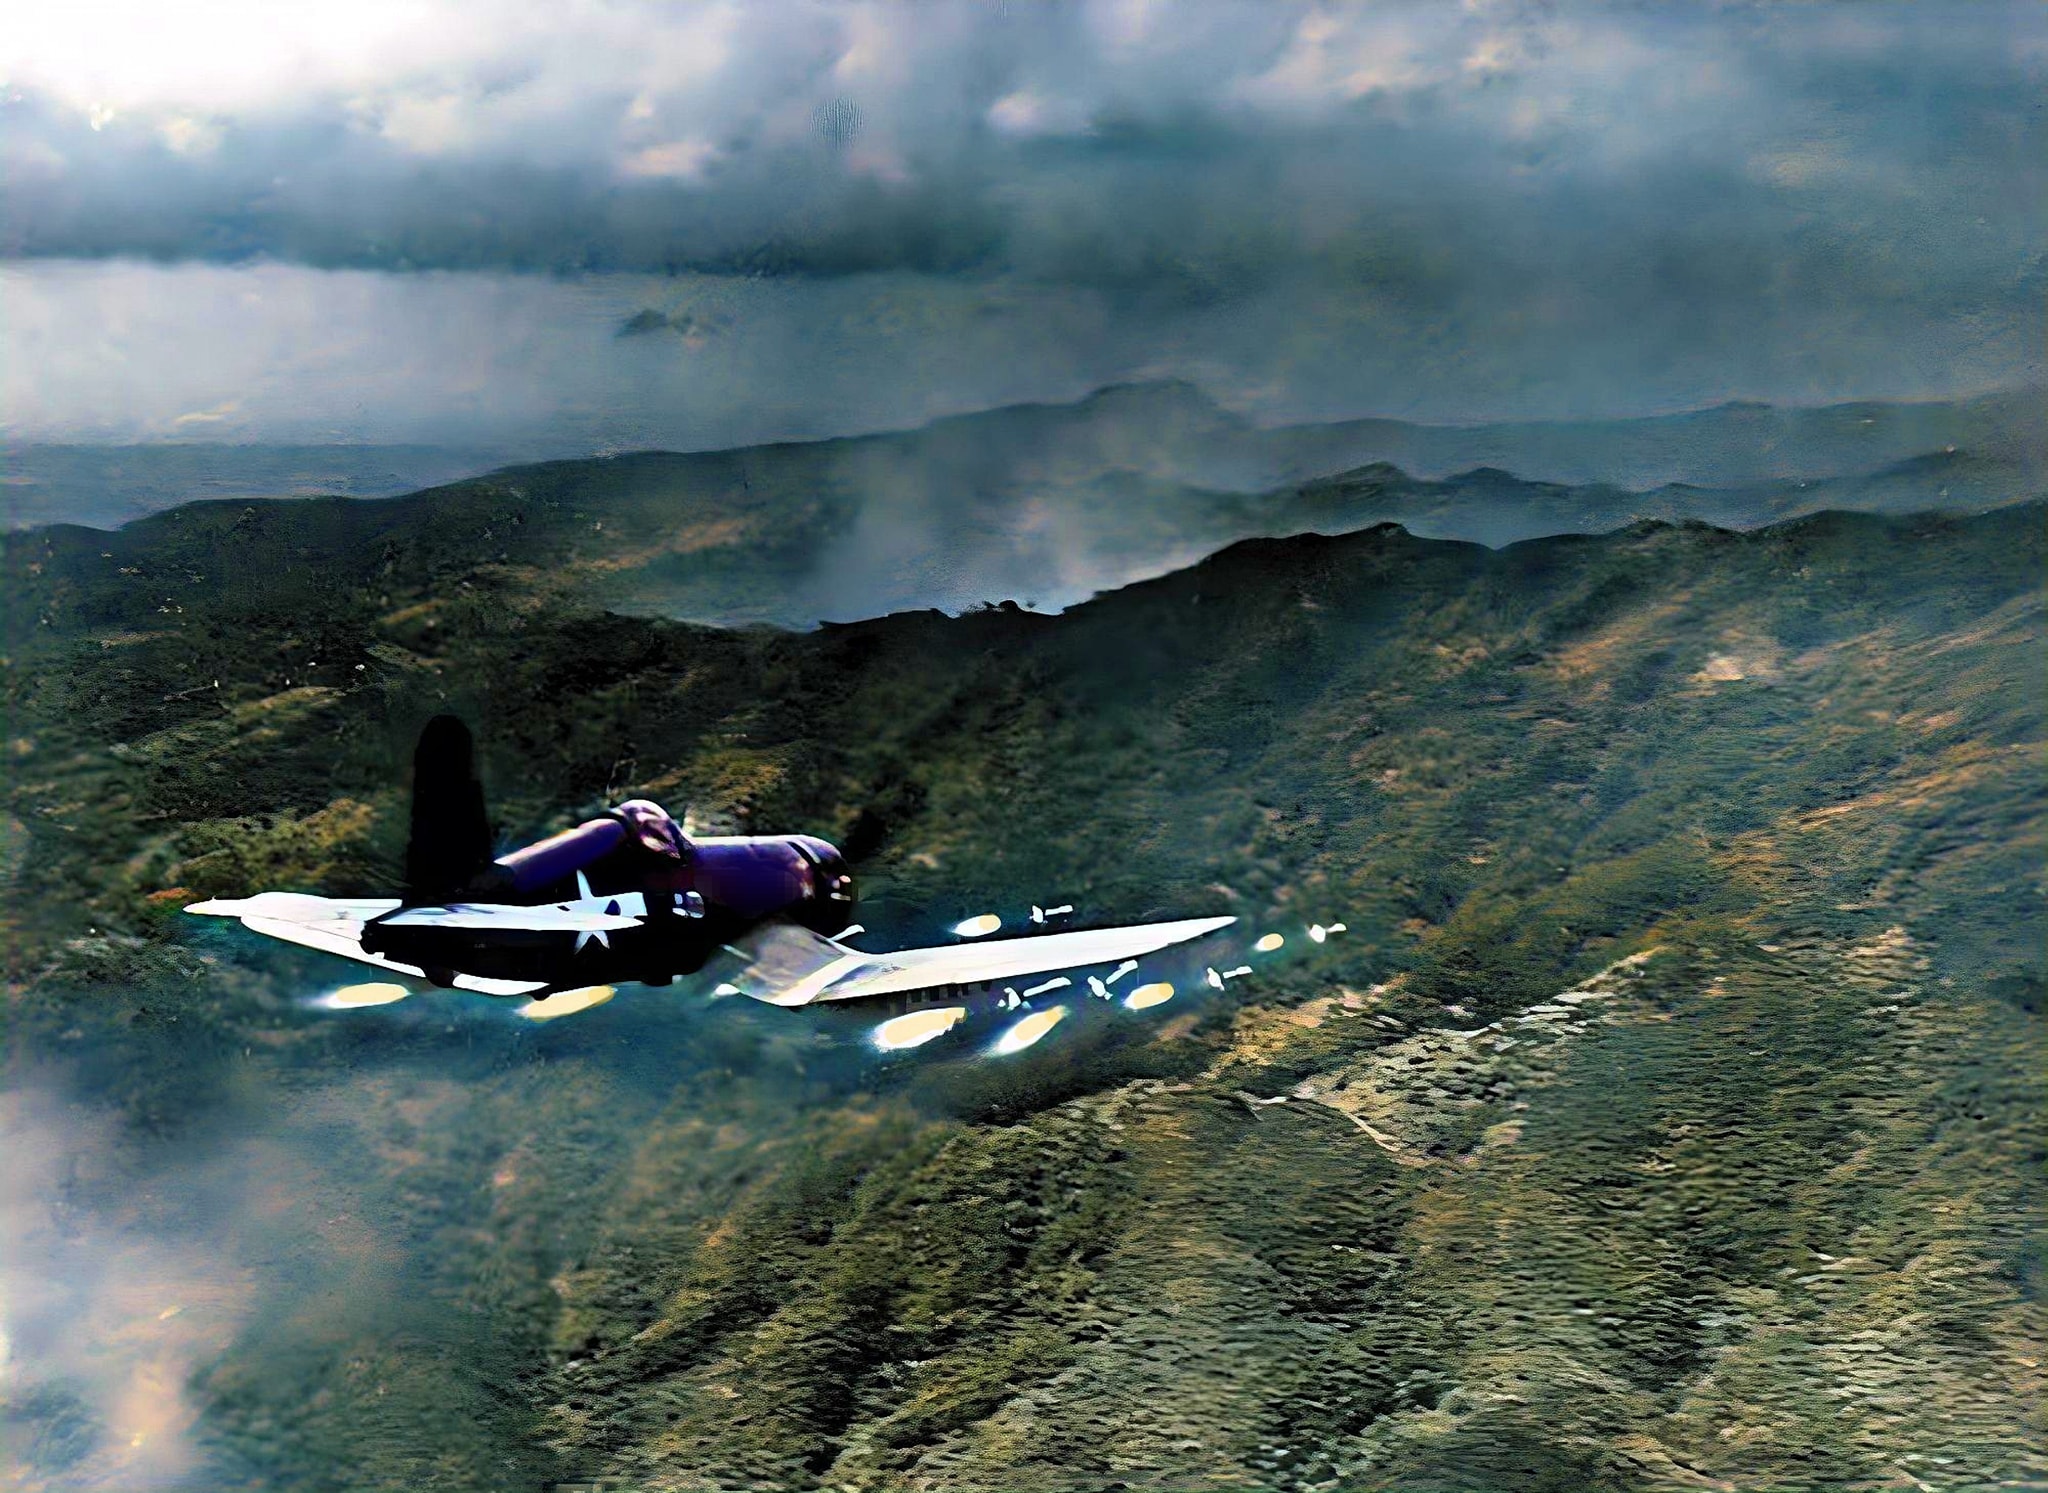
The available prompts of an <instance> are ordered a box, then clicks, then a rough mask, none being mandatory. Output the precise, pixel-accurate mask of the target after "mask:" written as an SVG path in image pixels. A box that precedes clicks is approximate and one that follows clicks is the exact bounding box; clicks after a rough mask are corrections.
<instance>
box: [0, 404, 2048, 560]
mask: <svg viewBox="0 0 2048 1493" xmlns="http://www.w3.org/2000/svg"><path fill="white" fill-rule="evenodd" d="M2041 404H2042V401H2041V397H2040V395H2039V394H2038V393H2034V392H2023V393H2005V394H1996V395H1988V396H1985V397H1982V398H1978V399H1971V400H1963V401H1956V402H1946V403H1940V402H1937V403H1924V404H1847V405H1835V406H1831V407H1828V408H1824V409H1777V408H1773V407H1771V406H1769V405H1758V404H1730V405H1722V406H1720V407H1718V408H1715V409H1709V410H1697V411H1692V412H1689V413H1686V414H1679V415H1669V416H1657V417H1654V418H1648V419H1633V420H1594V421H1580V422H1562V423H1524V424H1504V425H1475V426H1430V425H1411V424H1407V423H1405V422H1403V421H1399V420H1349V421H1343V422H1339V423H1335V424H1318V425H1288V426H1278V427H1264V426H1259V425H1256V424H1253V423H1252V422H1251V421H1249V420H1247V419H1245V418H1244V417H1242V416H1240V415H1237V414H1234V413H1232V412H1230V411H1228V410H1226V409H1224V408H1223V407H1222V406H1220V405H1218V404H1217V403H1216V402H1215V401H1214V400H1212V399H1211V398H1209V396H1208V395H1206V394H1205V393H1203V392H1202V391H1201V390H1200V389H1199V388H1197V387H1195V386H1194V385H1193V384H1189V383H1184V382H1178V381H1168V382H1160V383H1145V384H1124V385H1116V386H1112V387H1110V388H1106V389H1101V390H1098V391H1097V392H1096V393H1094V394H1092V395H1090V396H1088V397H1087V398H1085V399H1082V400H1079V401H1077V402H1075V403H1072V404H1033V405H1013V406H1009V407H1006V408H1001V409H993V410H984V411H981V412H978V413H975V414H968V415H959V416H954V417H951V418H947V419H943V420H937V421H933V422H932V423H931V424H929V425H926V426H924V427H922V428H920V429H917V430H910V431H900V432H890V433H883V434H875V435H868V436H860V437H849V438H844V439H836V440H826V441H816V442H803V443H798V442H788V443H781V444H776V445H768V446H756V447H747V448H740V449H737V450H733V451H727V452H718V453H700V454H699V456H698V459H699V460H705V461H713V467H714V468H716V469H721V470H723V469H725V467H724V466H721V464H720V463H718V462H717V461H714V460H713V458H724V459H725V462H726V463H727V464H731V463H737V464H738V465H739V466H740V467H742V468H744V469H745V473H746V478H747V480H766V481H769V482H771V483H773V482H778V481H788V482H797V483H800V484H802V485H804V486H806V487H823V488H827V489H830V490H831V491H832V492H833V493H835V494H837V495H838V500H844V501H850V502H851V503H852V505H853V506H855V507H858V508H861V509H863V510H868V509H872V510H874V511H876V512H879V513H883V514H888V515H893V516H898V517H900V516H902V515H904V514H908V513H928V514H934V515H941V516H943V515H945V514H948V513H954V512H957V511H959V510H961V509H962V508H963V507H964V508H972V509H976V510H978V511H980V512H981V513H983V514H984V515H985V514H986V513H987V512H988V511H989V510H990V509H991V507H996V508H1000V507H1003V506H1006V505H1007V506H1012V507H1015V508H1016V509H1017V510H1018V511H1019V513H1020V514H1021V515H1025V516H1026V517H1028V515H1029V514H1030V513H1031V512H1033V511H1035V510H1036V509H1037V507H1038V506H1039V505H1050V506H1051V507H1052V508H1053V509H1062V508H1067V507H1071V506H1072V503H1073V500H1074V497H1075V495H1076V494H1077V493H1079V494H1083V495H1085V493H1086V491H1087V490H1088V489H1090V488H1091V486H1092V485H1094V484H1098V483H1107V484H1108V488H1109V489H1111V490H1115V491H1116V496H1117V497H1118V498H1119V499H1120V500H1121V499H1124V498H1128V497H1129V496H1130V494H1129V493H1128V492H1124V491H1122V490H1121V489H1120V484H1122V485H1124V486H1128V484H1129V483H1130V482H1131V481H1132V480H1133V479H1140V480H1139V484H1138V485H1139V486H1140V487H1145V486H1147V485H1148V484H1157V483H1170V484H1176V485H1179V486H1184V487H1193V488H1201V489H1206V490H1213V491H1217V492H1227V493H1235V494H1253V493H1262V492H1265V491H1268V490H1270V489H1273V488H1278V487H1284V486H1290V485H1295V484H1300V483H1303V482H1307V481H1310V480H1312V479H1315V478H1318V477H1324V476H1329V475H1332V474H1335V473H1339V472H1345V471H1349V470H1352V469H1355V468H1358V467H1364V466H1370V465H1374V464H1378V463H1386V464H1390V465H1393V466H1396V467H1399V468H1400V469H1401V470H1402V471H1404V472H1407V473H1409V474H1411V475H1414V476H1420V477H1428V478H1435V477H1449V476H1452V475H1455V474H1457V473H1461V472H1468V471H1471V470H1473V469H1474V468H1480V467H1491V468H1496V469H1499V470H1502V471H1507V472H1513V473H1514V474H1515V475H1516V476H1518V477H1522V478H1525V479H1528V480H1531V481H1535V482H1550V483H1562V484H1567V485H1572V486H1586V485H1595V486H1607V487H1613V488H1619V489H1629V490H1643V489H1651V488H1659V487H1663V486H1666V485H1669V484H1673V483H1684V484H1689V485H1691V486H1695V487H1731V486H1748V485H1754V484H1760V483H1769V482H1779V481H1784V482H1797V481H1808V482H1811V481H1819V480H1824V479H1831V478H1843V477H1850V476H1857V475H1860V474H1864V473H1870V472H1876V471H1879V470H1882V469H1886V468H1890V467H1893V466H1895V465H1896V464H1898V463H1900V462H1903V461H1907V460H1909V459H1913V458H1919V457H1924V456H1929V455H1933V456H1937V457H1940V456H1961V457H1964V458H1966V459H1967V460H1968V461H1970V462H1974V463H1977V464H1978V465H1979V466H1980V467H1981V468H1982V472H1981V477H1982V479H1983V481H1984V482H1987V483H1989V484H1990V485H1992V486H1996V487H1998V488H1999V489H2000V490H2001V491H2003V490H2021V489H2026V488H2028V487H2029V485H2030V484H2032V485H2034V486H2038V484H2039V481H2040V477H2041V473H2042V471H2043V469H2044V466H2048V456H2044V450H2048V447H2044V440H2043V436H2042V434H2041V425H2042V422H2041V421H2040V419H2039V418H2038V416H2039V412H2040V409H2041ZM581 454H582V453H572V452H550V451H547V450H545V449H543V448H538V447H536V448H533V449H529V450H527V451H524V452H512V451H506V450H489V451H486V450H459V449H452V448H444V447H430V446H402V447H394V446H261V445H251V446H205V445H161V446H118V447H98V446H22V447H17V448H14V449H12V450H10V451H9V452H8V453H7V456H6V459H5V467H6V474H5V486H4V487H0V522H4V524H5V526H6V527H8V528H24V527H29V526H31V525H34V524H39V523H55V522H65V523H82V524H87V525H90V526H92V527H96V528H104V527H110V526H112V525H115V524H118V523H123V522H126V521H128V520H130V519H133V518H136V517H138V516H140V515H142V514H145V513H152V512H157V511H160V510H162V509H165V508H170V507H175V506H177V505H178V504H180V503H184V502H190V501H194V500H196V499H202V498H209V497H289V496H302V495H307V494H315V493H322V494H334V495H339V496H347V497H387V496H391V495H394V494H397V493H401V492H408V491H412V490H415V489H418V488H423V487H428V486H432V485H434V484H436V483H444V482H450V481H453V480H454V479H456V478H458V477H463V476H469V475H473V474H476V473H479V472H483V471H485V470H487V469H490V468H492V467H499V466H502V465H504V464H505V463H506V462H508V461H512V460H522V461H530V460H533V459H534V458H535V457H536V456H537V455H560V456H563V457H572V456H580V455H581ZM1881 506H1882V505H1881ZM981 521H982V520H980V519H977V520H976V522H981ZM1255 531H1256V530H1255ZM1255 531H1254V532H1255ZM1199 552H1200V551H1199V549H1193V550H1188V551H1186V552H1185V554H1184V556H1183V557H1184V558H1191V557H1192V555H1193V554H1195V553H1199Z"/></svg>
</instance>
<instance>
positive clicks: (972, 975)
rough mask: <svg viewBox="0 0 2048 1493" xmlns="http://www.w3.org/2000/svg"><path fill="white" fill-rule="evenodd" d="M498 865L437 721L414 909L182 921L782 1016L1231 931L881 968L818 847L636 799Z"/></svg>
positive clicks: (460, 765)
mask: <svg viewBox="0 0 2048 1493" xmlns="http://www.w3.org/2000/svg"><path fill="white" fill-rule="evenodd" d="M491 847H492V838H491V827H490V822H489V820H488V818H487V817H486V815H485V810H484V796H483V788H482V786H481V784H480V783H479V781H478V779H477V773H476V753H475V745H474V743H473V741H472V740H471V738H470V734H469V730H468V728H467V727H466V726H464V725H463V724H462V722H461V721H460V720H458V719H457V718H456V717H454V716H452V715H441V716H436V717H435V718H434V719H433V720H431V721H429V722H428V723H427V727H426V729H425V730H424V731H423V732H422V733H421V735H420V740H419V745H418V747H417V749H416V750H415V752H414V754H413V790H412V823H411V836H410V839H409V841H408V843H407V847H406V857H405V880H406V885H405V888H404V891H403V893H402V895H400V896H396V897H376V898H330V897H317V896H310V895H307V894H304V893H299V892H259V893H257V894H256V895H254V896H250V897H242V898H227V899H214V900H212V901H206V902H195V903H193V904H192V905H191V906H189V907H187V908H186V909H185V910H186V911H187V912H193V913H202V914H212V915H215V916H221V917H234V918H239V919H241V921H242V924H243V926H245V927H247V928H251V929H253V930H255V931H256V932H258V933H264V934H268V935H270V936H271V937H273V938H280V939H285V940H288V941H289V942H292V943H296V944H303V945H305V946H306V947H308V948H312V949H318V950H321V951H322V952H324V953H329V954H339V955H341V956H342V957H344V958H347V959H354V960H359V961H361V962H362V963H364V964H370V965H375V966H377V967H378V968H380V969H384V970H388V971H391V972H394V973H397V974H402V975H409V976H412V977H414V978H416V979H424V980H426V981H428V982H429V983H431V984H434V985H438V986H441V987H443V988H452V989H458V990H471V991H477V992H481V993H482V994H485V995H499V996H527V997H530V998H533V999H536V1000H538V999H541V998H544V997H546V996H549V995H551V994H553V993H555V992H562V991H571V990H578V989H587V988H590V987H594V986H598V985H602V984H610V983H619V982H624V981H637V982H639V983H641V984H650V985H665V984H667V983H669V982H670V981H671V980H672V979H674V978H675V977H676V976H678V975H688V974H694V973H696V972H697V971H699V970H701V969H702V968H703V967H704V966H705V964H706V963H707V962H708V961H709V960H711V959H712V958H713V957H714V956H715V955H718V954H719V953H720V952H721V951H725V952H727V953H729V954H732V955H735V956H737V957H738V958H739V959H740V960H741V961H742V963H743V964H744V965H745V968H744V970H742V971H741V972H739V973H737V974H736V975H735V977H734V980H733V987H734V988H735V989H738V990H740V991H743V992H744V993H746V994H748V995H751V996H754V997H755V998H756V999H759V1000H763V1001H767V1002H770V1003H771V1004H774V1005H778V1006H805V1005H809V1004H811V1003H812V1002H813V1001H851V1000H862V999H868V998H874V997H883V996H896V997H906V996H915V995H919V994H922V993H926V992H932V991H948V990H950V991H970V990H978V991H979V992H980V993H981V995H982V998H983V999H984V1000H987V1001H989V1002H991V1003H993V1004H998V1005H1007V1006H1009V1007H1011V1008H1014V1007H1015V1006H1016V1005H1017V1004H1018V997H1017V995H1016V992H1015V990H1014V987H1003V989H1002V991H1001V992H1000V993H998V992H997V987H998V986H999V985H1000V984H1001V982H1003V981H1021V980H1025V979H1027V978H1029V977H1030V976H1033V975H1041V974H1047V973H1050V972H1053V971H1057V970H1078V969H1084V968H1088V967H1091V966H1095V965H1103V964H1110V963H1115V962H1118V961H1128V960H1134V959H1137V958H1139V957H1141V956H1143V955H1146V954H1152V953H1156V952H1158V951H1159V950H1161V949H1165V948H1168V947H1170V946H1172V945H1174V944H1179V943H1185V942H1187V941H1189V940H1192V939H1196V938H1200V937H1202V936H1203V935H1205V934H1209V933H1213V932H1215V931H1216V930H1217V929H1219V928H1223V927H1225V926H1227V925H1229V924H1230V923H1233V922H1235V921H1236V919H1234V918H1228V917H1210V918H1190V919H1184V920H1181V921H1177V922H1165V923H1145V924H1139V925H1134V926H1127V927H1122V928H1096V929H1087V930H1082V931H1076V932H1065V933H1052V934H1043V935H1039V936H1036V937H1030V938H1014V939H1000V940H994V941H990V942H985V943H957V944H946V945H941V946H938V947H935V948H923V949H902V950H898V951H896V952H894V953H887V954H877V953H869V952H865V951H862V950H859V949H855V948H851V947H849V946H848V945H847V944H846V943H845V942H844V941H843V940H844V939H845V938H846V937H847V936H849V930H850V929H853V926H854V925H853V909H854V880H853V874H852V872H851V871H850V870H849V869H848V867H847V863H846V858H845V857H844V856H842V855H841V854H840V853H839V851H838V850H837V849H836V848H835V847H834V846H832V845H830V844H828V843H827V842H826V841H824V840H820V839H817V838H815V837H813V836H810V835H743V836H718V837H713V838H703V837H698V838H692V837H689V836H686V835H685V834H684V833H683V829H682V826H681V825H679V824H678V823H677V822H676V821H675V819H674V818H673V817H671V816H670V815H669V814H668V812H667V811H666V810H664V809H663V808H662V807H661V806H660V805H659V804H656V803H652V802H650V801H648V800H646V799H633V800H630V801H628V802H626V803H622V804H620V805H618V806H617V807H616V808H613V809H611V810H609V811H607V812H606V813H604V814H602V815H600V816H598V817H597V818H594V819H589V820H586V821H584V822H583V823H581V824H579V825H576V826H575V827H574V828H572V829H567V830H564V831H562V832H561V833H560V834H557V835H553V836H550V837H549V838H547V839H544V840H540V841H537V842H535V843H534V844H531V845H527V846H525V847H523V848H521V849H518V850H514V851H512V852H510V853H509V854H506V855H499V856H495V857H494V856H493V855H492V853H491ZM742 942H744V943H745V944H746V945H747V947H746V948H745V949H741V948H736V947H735V945H736V944H739V943H742ZM1056 983H1057V984H1059V985H1062V986H1064V985H1065V984H1066V983H1067V982H1066V981H1059V982H1056ZM1040 988H1044V987H1040ZM962 1009H963V1014H964V1008H962Z"/></svg>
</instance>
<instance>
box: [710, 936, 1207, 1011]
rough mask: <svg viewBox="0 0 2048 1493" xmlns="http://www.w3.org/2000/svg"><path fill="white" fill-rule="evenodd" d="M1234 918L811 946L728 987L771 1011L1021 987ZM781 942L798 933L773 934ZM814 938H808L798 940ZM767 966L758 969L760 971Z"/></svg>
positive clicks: (1155, 948)
mask: <svg viewBox="0 0 2048 1493" xmlns="http://www.w3.org/2000/svg"><path fill="white" fill-rule="evenodd" d="M1236 921H1237V919H1236V918H1188V919H1185V920H1183V921H1180V922H1174V923H1139V924H1135V925H1132V926H1130V927H1124V928H1090V929H1085V930H1083V931H1080V932H1076V933H1048V934H1042V935H1040V936H1038V937H1036V938H1009V939H1002V940H999V941H997V942H995V943H976V944H944V945H941V946H939V947H937V948H930V949H900V950H897V951H896V952H894V953H889V954H867V953H862V952H860V951H859V950H854V949H847V948H845V947H843V946H841V945H838V944H834V943H831V942H829V941H828V940H826V939H822V938H819V939H816V945H817V951H816V953H817V957H815V958H813V959H810V960H808V961H806V963H807V965H808V968H805V969H802V970H800V971H799V970H796V969H791V970H790V971H789V974H788V975H784V976H781V977H779V978H777V977H772V976H771V977H770V978H768V979H766V980H764V979H762V978H761V977H760V976H759V975H758V974H755V973H754V972H751V971H750V976H752V977H751V978H750V977H749V976H742V977H741V978H740V979H739V980H737V981H736V982H735V983H736V984H737V986H738V988H739V989H741V990H743V991H745V992H746V993H747V994H748V995H751V996H753V997H754V998H755V999H756V1000H763V1001H767V1002H768V1003H770V1004H771V1005H777V1006H806V1005H809V1004H810V1003H811V1002H813V1001H852V1000H865V999H868V998H869V997H871V996H878V995H905V994H908V993H909V992H911V991H915V990H931V989H936V988H939V987H943V986H947V985H981V984H987V983H991V982H994V981H996V980H1021V979H1024V978H1026V977H1027V976H1030V975H1039V974H1050V973H1052V972H1053V971H1055V970H1067V969H1084V968H1086V967H1087V966H1089V965H1091V964H1111V963H1114V962H1116V961H1118V960H1122V959H1136V958H1138V957H1140V956H1141V955H1145V954H1156V953H1157V952H1159V950H1161V949H1164V948H1169V947H1171V946H1172V945H1174V944H1177V943H1186V942H1188V941H1189V940H1190V939H1196V938H1200V937H1202V936H1203V935H1204V934H1208V933H1214V932H1215V931H1216V930H1217V929H1218V928H1225V927H1228V926H1229V925H1230V924H1232V923H1234V922H1236ZM779 931H780V932H782V933H784V934H785V935H786V934H788V933H791V932H798V931H799V930H787V929H785V930H779ZM806 937H807V938H815V935H806ZM766 963H768V961H763V964H764V965H765V964H766Z"/></svg>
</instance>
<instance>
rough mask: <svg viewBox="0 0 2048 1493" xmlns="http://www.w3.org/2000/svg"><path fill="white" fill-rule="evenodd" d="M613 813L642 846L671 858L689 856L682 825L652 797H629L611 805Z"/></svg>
mask: <svg viewBox="0 0 2048 1493" xmlns="http://www.w3.org/2000/svg"><path fill="white" fill-rule="evenodd" d="M612 815H613V817H615V818H617V819H618V820H619V821H620V822H621V823H623V824H624V825H625V826H626V828H627V830H628V831H629V832H630V833H631V834H632V836H633V838H634V839H635V840H637V841H639V842H640V848H641V849H642V850H648V851H652V852H653V853H654V854H656V855H665V856H668V857H669V858H670V859H671V860H679V861H680V860H687V859H688V858H689V853H690V849H689V841H687V840H685V839H684V838H683V827H682V826H681V825H680V824H678V823H676V821H675V819H674V817H673V816H672V815H671V814H670V813H669V811H668V810H667V809H664V808H663V807H662V806H661V805H660V804H658V803H656V802H655V801H654V800H653V799H651V798H629V799H627V800H626V802H624V803H622V804H620V805H619V806H618V807H617V808H616V809H613V810H612Z"/></svg>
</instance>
